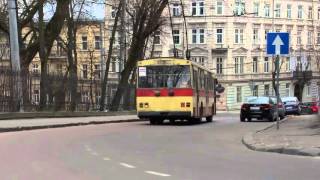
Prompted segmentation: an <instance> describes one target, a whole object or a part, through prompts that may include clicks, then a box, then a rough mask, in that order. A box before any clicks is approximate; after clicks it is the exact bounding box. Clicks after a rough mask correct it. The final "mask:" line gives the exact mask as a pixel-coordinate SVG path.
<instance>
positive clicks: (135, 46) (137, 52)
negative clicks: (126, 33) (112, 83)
mask: <svg viewBox="0 0 320 180" xmlns="http://www.w3.org/2000/svg"><path fill="white" fill-rule="evenodd" d="M141 44H144V41H143V39H141V38H139V39H135V40H133V42H132V44H131V48H130V52H129V58H128V61H127V64H126V66H125V68H124V70H123V71H122V72H121V79H120V82H119V85H118V88H117V92H116V95H115V96H114V98H113V99H112V103H111V110H112V111H117V110H118V109H119V106H120V102H121V99H122V96H123V94H124V92H125V90H126V89H127V88H128V79H129V77H130V74H131V72H132V70H133V69H134V68H135V66H136V62H137V60H138V59H141V57H142V54H143V49H144V46H141Z"/></svg>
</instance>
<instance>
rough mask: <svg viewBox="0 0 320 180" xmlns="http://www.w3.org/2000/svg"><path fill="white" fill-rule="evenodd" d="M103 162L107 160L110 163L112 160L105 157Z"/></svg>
mask: <svg viewBox="0 0 320 180" xmlns="http://www.w3.org/2000/svg"><path fill="white" fill-rule="evenodd" d="M103 160H105V161H110V160H111V159H110V158H108V157H104V158H103Z"/></svg>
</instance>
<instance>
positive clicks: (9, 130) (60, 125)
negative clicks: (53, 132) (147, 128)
mask: <svg viewBox="0 0 320 180" xmlns="http://www.w3.org/2000/svg"><path fill="white" fill-rule="evenodd" d="M140 121H145V120H142V119H127V120H111V121H90V122H79V123H67V124H52V125H39V126H24V127H10V128H0V133H5V132H15V131H29V130H37V129H51V128H62V127H72V126H86V125H97V124H111V123H125V122H140Z"/></svg>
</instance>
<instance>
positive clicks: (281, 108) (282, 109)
mask: <svg viewBox="0 0 320 180" xmlns="http://www.w3.org/2000/svg"><path fill="white" fill-rule="evenodd" d="M272 100H273V101H274V102H277V97H274V96H272ZM279 101H280V102H279V104H278V109H279V117H280V119H284V118H285V116H286V109H285V107H284V104H283V102H282V100H281V98H280V99H279Z"/></svg>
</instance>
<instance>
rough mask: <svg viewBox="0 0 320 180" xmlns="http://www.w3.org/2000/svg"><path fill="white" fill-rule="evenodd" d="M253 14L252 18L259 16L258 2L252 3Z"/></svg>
mask: <svg viewBox="0 0 320 180" xmlns="http://www.w3.org/2000/svg"><path fill="white" fill-rule="evenodd" d="M253 13H254V16H259V3H258V2H255V3H253Z"/></svg>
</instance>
